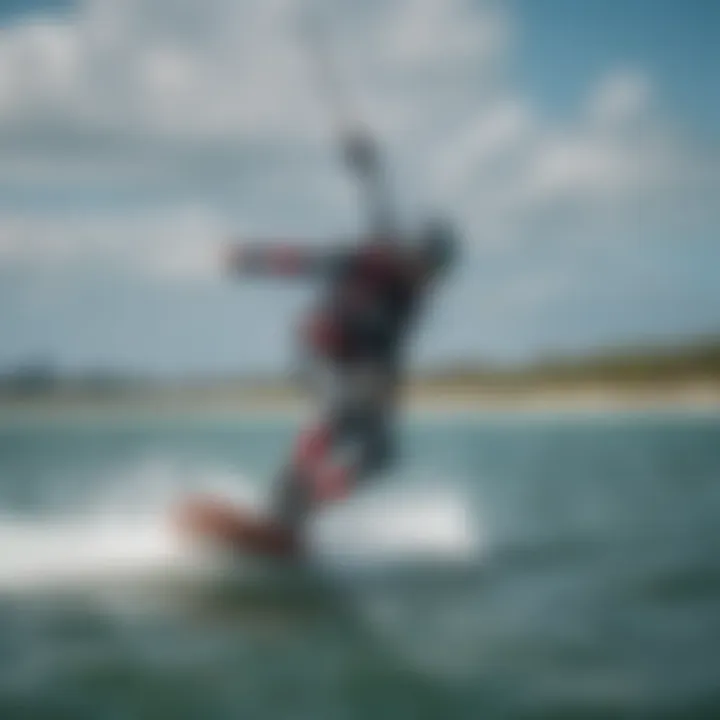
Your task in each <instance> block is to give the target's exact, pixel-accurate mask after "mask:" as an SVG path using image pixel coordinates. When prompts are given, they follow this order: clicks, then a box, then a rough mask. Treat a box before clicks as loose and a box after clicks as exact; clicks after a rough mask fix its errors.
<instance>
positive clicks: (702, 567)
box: [0, 415, 720, 720]
mask: <svg viewBox="0 0 720 720" xmlns="http://www.w3.org/2000/svg"><path fill="white" fill-rule="evenodd" d="M294 430H295V422H294V421H291V420H288V419H285V420H283V419H273V418H265V419H261V420H260V419H259V420H253V419H252V418H245V419H235V420H233V419H216V420H213V419H208V418H192V417H185V418H179V419H175V420H173V421H160V420H157V421H151V420H147V419H146V420H143V421H142V422H140V421H133V420H131V419H125V420H111V419H109V418H106V419H102V418H98V419H96V420H95V421H93V422H89V421H88V422H83V421H75V422H74V423H72V424H66V425H63V424H60V423H58V422H49V421H46V422H42V421H33V422H31V421H29V420H28V421H25V422H22V423H21V422H19V421H15V422H13V421H10V420H8V421H5V422H4V423H3V424H2V425H1V426H0V718H3V720H5V719H9V718H73V719H75V718H108V719H111V718H112V719H114V718H118V719H120V718H251V719H254V718H259V719H263V718H272V719H274V718H288V719H290V718H293V719H295V718H308V719H309V720H322V719H324V718H330V719H335V718H337V719H344V718H348V719H350V718H370V717H377V718H392V720H401V719H404V718H408V719H409V718H468V719H470V718H472V719H476V718H586V717H588V718H655V717H658V718H660V717H668V718H671V717H672V718H691V717H692V718H696V717H707V718H710V717H718V716H720V553H719V549H720V418H717V417H712V416H704V417H702V416H685V417H681V416H670V415H665V416H651V417H641V416H633V415H627V416H611V415H605V416H597V417H589V416H588V417H583V416H574V417H573V416H564V417H556V418H552V417H544V418H541V417H533V416H512V415H509V416H475V417H472V416H442V417H441V416H437V417H435V418H433V417H426V418H418V419H415V420H413V421H410V422H408V423H406V424H405V425H404V426H403V428H402V430H401V432H400V441H401V448H402V450H401V454H402V459H403V461H402V464H401V466H400V467H399V468H398V470H397V471H395V472H393V473H392V474H391V475H389V476H388V477H387V478H384V479H383V481H382V482H379V483H377V485H376V486H374V487H373V488H370V489H369V490H368V492H367V493H365V494H363V495H361V496H359V497H358V498H357V499H356V500H355V501H353V502H352V503H350V504H348V505H347V506H344V507H338V508H336V509H334V510H333V511H330V512H328V513H327V514H326V515H325V516H324V517H321V518H319V519H318V521H317V523H316V526H315V527H314V528H313V560H312V563H311V565H310V566H309V567H307V568H305V569H302V570H299V569H292V568H282V567H269V566H257V565H252V564H248V563H247V562H246V561H245V560H243V559H239V558H231V557H227V556H223V555H222V554H219V553H217V552H213V551H212V549H208V548H200V547H196V546H192V545H191V544H188V543H187V542H185V541H182V540H181V539H179V538H177V537H176V535H175V534H174V533H173V532H172V530H171V528H170V526H169V525H168V522H167V518H168V515H169V512H170V509H171V508H172V506H173V503H174V502H176V501H177V499H178V498H180V497H182V496H183V495H184V494H185V493H187V492H190V491H198V490H202V491H206V492H215V493H220V494H224V495H227V496H229V497H232V498H236V499H242V500H243V501H245V502H250V503H256V504H258V505H262V503H263V500H264V497H265V496H266V492H267V482H268V479H269V478H270V477H271V474H272V471H273V470H274V469H275V468H276V467H277V466H278V464H279V462H280V460H281V459H282V455H283V452H284V449H285V447H286V446H287V443H288V442H289V440H290V438H291V437H292V434H293V432H294Z"/></svg>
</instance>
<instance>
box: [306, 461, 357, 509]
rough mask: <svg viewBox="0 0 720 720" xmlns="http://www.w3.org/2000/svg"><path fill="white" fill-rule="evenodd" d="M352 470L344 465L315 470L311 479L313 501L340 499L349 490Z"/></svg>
mask: <svg viewBox="0 0 720 720" xmlns="http://www.w3.org/2000/svg"><path fill="white" fill-rule="evenodd" d="M351 478H352V471H351V469H350V468H346V467H337V466H336V467H328V468H323V469H321V470H320V471H319V472H317V473H316V474H315V476H314V478H313V480H312V490H313V496H314V499H315V502H331V501H334V500H341V499H342V498H344V497H346V496H347V495H349V493H350V490H351Z"/></svg>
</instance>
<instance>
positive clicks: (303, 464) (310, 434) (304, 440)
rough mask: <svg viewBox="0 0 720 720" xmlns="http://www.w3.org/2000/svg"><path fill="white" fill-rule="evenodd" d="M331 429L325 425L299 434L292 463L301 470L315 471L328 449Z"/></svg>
mask: <svg viewBox="0 0 720 720" xmlns="http://www.w3.org/2000/svg"><path fill="white" fill-rule="evenodd" d="M330 440H331V430H330V427H329V426H327V425H319V426H317V427H313V428H310V429H309V430H305V431H304V432H302V433H301V434H300V437H299V438H298V441H297V444H296V446H295V453H294V456H293V461H294V464H295V465H296V466H297V467H298V468H301V469H303V470H308V471H310V472H312V473H314V472H315V470H316V469H317V467H318V466H319V465H320V463H322V461H323V460H324V459H325V457H326V456H327V454H328V450H329V449H330Z"/></svg>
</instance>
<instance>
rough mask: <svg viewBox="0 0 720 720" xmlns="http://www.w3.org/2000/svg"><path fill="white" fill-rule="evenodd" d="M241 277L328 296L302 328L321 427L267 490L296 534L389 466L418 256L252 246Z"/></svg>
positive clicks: (419, 279) (304, 436) (417, 284)
mask: <svg viewBox="0 0 720 720" xmlns="http://www.w3.org/2000/svg"><path fill="white" fill-rule="evenodd" d="M234 266H235V267H236V268H237V270H238V271H240V272H245V273H252V274H256V273H259V274H274V275H277V274H280V275H284V276H290V277H293V276H306V275H309V276H315V277H316V278H317V279H322V280H323V281H324V282H325V283H326V285H327V287H326V291H325V292H324V293H323V295H322V298H321V302H320V303H319V305H318V306H317V307H316V309H315V310H314V311H313V312H312V313H311V315H310V317H309V318H308V319H307V321H306V322H305V323H304V324H303V326H302V330H301V332H302V345H303V347H304V351H305V356H306V359H307V362H308V363H309V375H310V379H311V384H312V388H313V390H314V391H315V392H316V394H317V400H318V401H319V402H318V405H319V406H320V417H319V418H318V419H317V420H316V421H315V422H313V423H312V424H311V426H310V427H309V428H308V429H306V430H304V431H303V432H302V433H301V435H300V438H299V439H298V442H297V443H296V446H295V448H294V451H293V453H292V456H291V457H290V458H289V459H288V461H287V462H286V465H285V467H284V469H283V470H282V472H281V475H280V478H279V480H278V483H277V485H276V493H275V497H274V511H275V514H276V516H277V518H278V519H280V520H281V521H282V522H283V523H285V524H287V525H289V526H292V527H298V526H299V525H300V524H302V522H303V520H304V519H305V517H306V515H307V513H308V511H309V510H310V509H311V508H312V507H314V506H316V505H317V504H321V503H324V502H327V501H330V500H332V499H335V498H337V497H340V496H343V495H345V494H347V493H348V492H349V491H350V490H351V488H352V487H353V486H354V485H355V484H356V483H358V482H361V481H364V480H366V479H367V478H369V477H371V476H372V475H374V474H376V473H378V472H379V471H381V470H382V469H384V468H385V467H386V465H387V464H388V462H389V460H390V459H391V457H392V456H393V451H394V442H393V437H392V428H393V413H394V410H395V406H396V398H397V391H398V383H399V378H400V368H401V367H402V364H403V362H402V360H403V358H402V354H403V350H404V340H405V338H406V336H407V330H408V329H409V327H410V325H411V321H412V320H413V318H414V316H415V314H416V311H417V309H418V305H419V302H420V300H421V297H422V295H423V294H424V292H425V290H426V288H427V285H428V274H427V273H426V270H427V268H426V266H425V265H424V264H423V262H422V256H421V253H420V252H419V250H418V249H413V248H412V247H408V246H404V245H400V244H396V243H389V242H386V241H368V242H366V243H363V244H361V245H358V246H357V247H354V248H341V249H338V248H331V249H329V250H328V249H326V250H322V249H312V248H297V247H295V246H268V245H260V246H251V247H245V248H241V249H240V250H239V251H238V255H237V258H236V259H235V262H234Z"/></svg>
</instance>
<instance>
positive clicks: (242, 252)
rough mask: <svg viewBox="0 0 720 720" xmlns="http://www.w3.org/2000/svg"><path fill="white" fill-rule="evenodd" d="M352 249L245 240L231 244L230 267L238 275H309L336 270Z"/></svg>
mask: <svg viewBox="0 0 720 720" xmlns="http://www.w3.org/2000/svg"><path fill="white" fill-rule="evenodd" d="M348 254H349V250H348V249H347V248H342V247H337V246H333V247H322V246H301V245H297V244H292V243H267V242H264V243H243V244H238V245H233V246H231V247H230V248H229V250H228V253H227V255H226V259H225V265H226V268H227V270H228V271H229V272H230V273H231V274H233V275H236V276H248V277H252V276H258V277H286V278H305V277H319V276H325V275H329V274H332V273H333V272H336V271H337V270H338V269H339V268H340V267H341V266H342V263H343V262H344V261H345V259H346V258H347V257H348Z"/></svg>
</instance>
